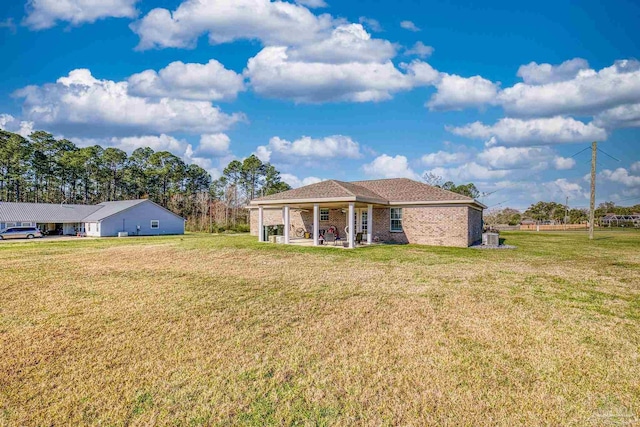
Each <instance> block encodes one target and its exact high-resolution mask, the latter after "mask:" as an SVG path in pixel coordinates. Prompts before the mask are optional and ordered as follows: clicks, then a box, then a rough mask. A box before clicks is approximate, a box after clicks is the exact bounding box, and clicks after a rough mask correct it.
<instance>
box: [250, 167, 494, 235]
mask: <svg viewBox="0 0 640 427" xmlns="http://www.w3.org/2000/svg"><path fill="white" fill-rule="evenodd" d="M249 209H250V224H251V233H252V234H253V235H256V236H258V239H259V241H266V239H267V235H266V232H265V231H264V230H265V228H266V227H265V226H272V225H278V224H282V225H283V231H284V239H283V240H284V243H290V242H291V239H292V237H293V236H295V235H299V234H300V230H301V229H302V230H304V231H305V232H308V233H310V234H311V236H312V237H313V243H314V245H318V244H319V243H320V242H319V239H320V238H319V235H320V234H321V233H322V232H323V230H324V231H326V230H328V229H330V228H332V229H336V230H337V232H338V233H339V234H340V235H341V236H342V237H346V238H347V240H348V246H349V247H351V248H353V247H355V236H356V233H362V236H363V237H365V236H366V242H367V243H369V244H371V243H372V242H389V243H417V244H421V245H434V246H459V247H468V246H471V245H473V244H474V243H477V242H480V241H482V212H483V210H484V209H486V206H485V205H483V204H482V203H480V202H478V201H477V200H475V199H472V198H470V197H466V196H463V195H461V194H457V193H453V192H451V191H447V190H443V189H441V188H438V187H434V186H431V185H427V184H424V183H421V182H418V181H414V180H411V179H407V178H394V179H378V180H371V181H355V182H344V181H337V180H328V181H322V182H319V183H316V184H311V185H307V186H304V187H300V188H296V189H293V190H288V191H283V192H281V193H277V194H272V195H269V196H265V197H260V198H257V199H254V200H252V201H251V203H250V205H249ZM313 230H316V231H315V232H314V231H313ZM349 230H355V233H349V232H348V231H349ZM363 240H364V239H363Z"/></svg>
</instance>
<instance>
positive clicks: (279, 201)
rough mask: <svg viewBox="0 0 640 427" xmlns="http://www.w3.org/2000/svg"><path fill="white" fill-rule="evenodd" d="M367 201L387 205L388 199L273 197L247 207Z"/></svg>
mask: <svg viewBox="0 0 640 427" xmlns="http://www.w3.org/2000/svg"><path fill="white" fill-rule="evenodd" d="M349 202H353V203H369V204H374V205H388V204H389V201H387V200H383V199H373V198H365V197H355V196H349V197H323V198H307V199H274V200H252V201H251V202H250V203H249V205H248V206H247V207H248V208H249V209H251V208H257V207H259V206H273V205H280V206H284V205H303V204H307V205H313V204H316V203H317V204H320V205H321V204H323V203H349Z"/></svg>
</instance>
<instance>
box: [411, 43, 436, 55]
mask: <svg viewBox="0 0 640 427" xmlns="http://www.w3.org/2000/svg"><path fill="white" fill-rule="evenodd" d="M433 51H434V49H433V47H431V46H427V45H425V44H424V43H422V42H416V44H414V45H413V47H412V48H411V49H407V50H405V52H404V53H405V54H406V55H416V56H419V57H420V58H426V57H428V56H431V54H432V53H433Z"/></svg>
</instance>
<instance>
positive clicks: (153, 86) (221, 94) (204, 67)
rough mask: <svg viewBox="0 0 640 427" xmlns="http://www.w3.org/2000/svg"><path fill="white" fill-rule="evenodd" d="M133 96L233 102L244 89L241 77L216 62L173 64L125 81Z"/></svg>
mask: <svg viewBox="0 0 640 427" xmlns="http://www.w3.org/2000/svg"><path fill="white" fill-rule="evenodd" d="M128 83H129V93H131V94H132V95H136V96H147V97H160V98H164V97H170V98H180V99H195V100H202V101H215V100H222V99H224V100H230V99H234V98H235V97H236V95H237V94H238V92H240V91H242V90H244V78H243V77H242V75H240V74H236V73H235V72H234V71H231V70H227V69H226V68H225V67H224V65H222V64H221V63H220V62H218V61H216V60H215V59H212V60H210V61H209V62H208V63H206V64H193V63H190V64H185V63H183V62H180V61H176V62H172V63H171V64H169V65H168V66H167V67H165V68H163V69H161V70H160V71H158V72H156V71H154V70H146V71H143V72H141V73H138V74H134V75H132V76H131V77H129V79H128Z"/></svg>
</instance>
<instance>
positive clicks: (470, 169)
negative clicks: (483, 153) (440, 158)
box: [425, 162, 511, 183]
mask: <svg viewBox="0 0 640 427" xmlns="http://www.w3.org/2000/svg"><path fill="white" fill-rule="evenodd" d="M425 172H430V173H432V174H434V175H436V176H441V177H442V178H443V179H444V181H453V182H456V183H462V182H472V181H477V180H494V179H501V178H504V177H505V176H507V175H509V174H510V173H511V171H510V170H494V169H492V168H490V167H487V166H483V165H480V164H478V163H477V162H468V163H465V164H463V165H460V166H457V167H452V168H444V167H437V168H434V169H431V170H428V171H425Z"/></svg>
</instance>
